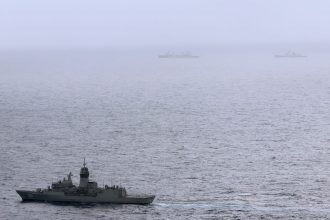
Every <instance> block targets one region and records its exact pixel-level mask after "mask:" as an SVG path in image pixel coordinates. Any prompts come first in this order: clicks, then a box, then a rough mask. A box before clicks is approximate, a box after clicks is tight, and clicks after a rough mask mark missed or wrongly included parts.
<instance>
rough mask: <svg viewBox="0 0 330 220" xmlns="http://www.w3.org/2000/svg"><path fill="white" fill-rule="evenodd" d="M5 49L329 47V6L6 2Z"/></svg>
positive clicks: (269, 0) (1, 4) (234, 0)
mask: <svg viewBox="0 0 330 220" xmlns="http://www.w3.org/2000/svg"><path fill="white" fill-rule="evenodd" d="M0 28H1V31H0V49H10V48H15V49H17V48H57V47H59V48H63V47H64V48H65V47H93V46H97V47H102V46H119V47H121V46H123V47H124V46H125V47H127V46H128V47H129V46H148V45H150V46H154V45H160V46H162V45H163V46H164V45H165V46H166V45H180V44H186V45H225V44H258V43H260V44H267V43H294V42H297V43H304V42H312V43H313V42H328V41H330V0H89V1H87V0H49V1H47V0H0Z"/></svg>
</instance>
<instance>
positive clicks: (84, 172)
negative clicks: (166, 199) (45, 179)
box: [16, 159, 155, 205]
mask: <svg viewBox="0 0 330 220" xmlns="http://www.w3.org/2000/svg"><path fill="white" fill-rule="evenodd" d="M71 177H72V174H71V172H70V173H69V174H68V175H67V178H65V177H64V178H63V180H59V181H58V182H55V183H52V184H51V186H48V188H47V189H40V188H38V189H36V190H16V192H17V193H18V194H19V195H20V197H21V198H22V200H23V201H39V202H66V203H114V204H141V205H147V204H150V203H152V202H153V200H154V198H155V195H146V194H138V195H131V194H128V193H127V191H126V189H125V188H124V187H121V186H117V185H113V186H110V187H109V186H108V185H105V186H104V187H98V185H97V182H93V181H90V180H89V171H88V168H87V167H86V163H85V159H84V163H83V167H82V168H81V169H80V182H79V186H78V187H77V186H75V185H74V184H73V183H72V178H71Z"/></svg>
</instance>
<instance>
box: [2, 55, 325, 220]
mask: <svg viewBox="0 0 330 220" xmlns="http://www.w3.org/2000/svg"><path fill="white" fill-rule="evenodd" d="M162 52H163V51H157V50H150V51H148V50H143V51H137V50H126V51H123V50H115V49H107V50H105V49H104V50H72V51H60V50H58V51H26V52H22V51H21V52H20V51H16V52H10V51H7V52H1V53H0V182H1V187H0V192H1V196H0V200H1V202H0V219H317V218H324V219H327V218H330V114H329V113H330V63H329V58H330V55H329V54H322V53H312V54H308V55H309V57H308V58H299V59H298V58H297V59H276V58H274V57H273V54H272V51H259V52H253V51H243V52H238V51H235V52H228V51H227V52H225V51H221V50H220V49H219V50H218V51H217V50H214V51H212V52H208V51H205V50H204V51H203V50H200V51H196V53H197V54H199V55H201V57H200V58H198V59H159V58H158V57H157V55H158V53H162ZM84 157H86V161H87V166H88V168H89V169H90V171H91V176H92V179H94V180H96V181H98V182H99V185H102V184H103V183H105V184H110V183H111V184H121V185H123V186H125V187H126V188H127V190H128V193H129V192H142V193H151V194H155V195H156V199H155V201H154V203H153V204H151V205H148V206H138V205H111V204H109V205H98V204H89V205H81V206H80V205H64V204H63V205H61V204H57V205H54V204H47V203H22V202H21V199H20V197H19V196H18V195H17V194H16V192H15V189H35V188H45V187H47V185H49V184H50V183H51V182H52V181H56V180H57V179H60V178H63V177H64V175H66V174H67V173H68V172H70V171H71V172H72V173H73V175H74V176H73V180H74V182H75V183H78V181H79V175H78V173H79V170H80V167H81V166H82V161H83V158H84Z"/></svg>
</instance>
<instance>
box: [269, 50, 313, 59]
mask: <svg viewBox="0 0 330 220" xmlns="http://www.w3.org/2000/svg"><path fill="white" fill-rule="evenodd" d="M275 57H276V58H302V57H307V56H305V55H301V54H298V53H296V52H293V51H288V52H286V53H285V54H276V55H275Z"/></svg>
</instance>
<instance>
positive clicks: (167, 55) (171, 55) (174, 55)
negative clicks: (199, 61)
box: [158, 52, 199, 58]
mask: <svg viewBox="0 0 330 220" xmlns="http://www.w3.org/2000/svg"><path fill="white" fill-rule="evenodd" d="M158 58H199V56H197V55H192V54H191V53H189V52H185V53H180V54H178V53H172V52H167V53H165V54H161V55H159V56H158Z"/></svg>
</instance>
